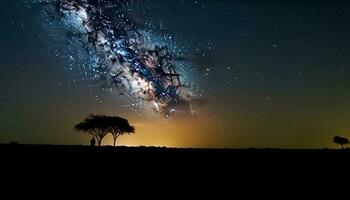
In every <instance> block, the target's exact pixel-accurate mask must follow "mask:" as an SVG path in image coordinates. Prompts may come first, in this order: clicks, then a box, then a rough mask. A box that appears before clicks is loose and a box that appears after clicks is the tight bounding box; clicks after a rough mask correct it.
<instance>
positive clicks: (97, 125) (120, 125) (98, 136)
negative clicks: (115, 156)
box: [74, 115, 135, 146]
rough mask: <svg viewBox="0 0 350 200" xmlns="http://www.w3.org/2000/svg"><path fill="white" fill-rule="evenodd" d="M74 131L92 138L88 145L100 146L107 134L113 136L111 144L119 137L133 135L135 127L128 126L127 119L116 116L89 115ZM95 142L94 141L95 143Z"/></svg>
mask: <svg viewBox="0 0 350 200" xmlns="http://www.w3.org/2000/svg"><path fill="white" fill-rule="evenodd" d="M74 128H75V130H77V131H82V132H84V133H88V134H90V135H92V136H93V138H92V139H91V141H90V145H91V146H94V145H93V144H95V142H97V145H98V146H101V143H102V140H103V138H104V137H105V136H106V135H107V134H108V133H110V134H112V136H113V141H114V142H113V144H114V146H115V141H116V140H117V138H118V137H119V136H120V135H124V134H130V133H135V127H134V126H132V125H130V124H129V122H128V120H127V119H124V118H121V117H117V116H106V115H89V116H88V117H86V118H85V119H84V121H82V122H80V123H78V124H77V125H75V127H74ZM95 140H96V141H95Z"/></svg>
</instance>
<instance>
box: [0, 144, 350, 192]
mask: <svg viewBox="0 0 350 200" xmlns="http://www.w3.org/2000/svg"><path fill="white" fill-rule="evenodd" d="M0 158H1V165H0V169H1V170H2V172H4V173H3V175H4V176H10V177H11V176H16V177H21V178H22V179H23V177H28V176H29V177H30V178H26V180H30V181H32V180H35V179H36V178H35V177H37V176H38V175H40V176H44V177H46V178H48V179H49V180H51V179H52V178H53V177H55V179H62V177H65V178H63V179H66V178H67V177H68V178H69V179H71V178H73V179H76V180H85V179H87V181H89V179H104V180H114V179H117V178H119V179H122V180H129V181H130V180H134V179H140V177H142V179H143V180H164V181H169V180H170V181H172V180H177V181H185V182H186V181H189V180H192V181H194V182H197V183H198V182H201V181H202V180H203V181H208V180H210V179H213V180H216V181H219V182H222V180H226V181H229V182H231V183H232V184H233V183H239V182H247V183H249V184H253V183H250V182H251V180H275V181H274V183H275V184H277V183H278V182H279V181H284V182H285V181H287V182H290V180H294V181H306V182H305V183H304V184H307V181H314V182H315V181H316V180H317V181H316V182H318V180H320V181H321V182H320V183H322V182H323V181H324V179H325V178H328V179H329V178H332V179H333V178H336V179H339V178H342V177H344V176H347V174H349V173H348V172H349V171H350V150H349V149H345V150H340V149H339V150H331V149H319V150H317V149H315V150H292V149H290V150H289V149H181V148H179V149H178V148H158V147H108V146H107V147H90V146H56V145H20V144H3V145H0ZM5 172H6V173H5ZM213 183H214V182H211V184H213ZM222 183H224V182H222ZM231 183H230V184H231ZM188 184H189V183H188ZM254 184H258V185H259V184H263V183H260V182H254ZM277 185H278V184H277Z"/></svg>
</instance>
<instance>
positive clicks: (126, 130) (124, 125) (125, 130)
mask: <svg viewBox="0 0 350 200" xmlns="http://www.w3.org/2000/svg"><path fill="white" fill-rule="evenodd" d="M108 124H109V125H110V129H109V131H110V133H111V134H112V136H113V146H115V143H116V140H117V138H118V137H119V136H120V135H124V134H130V133H135V127H134V126H132V125H130V124H129V121H128V120H127V119H124V118H121V117H117V116H115V117H114V116H113V117H109V123H108Z"/></svg>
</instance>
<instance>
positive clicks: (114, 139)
mask: <svg viewBox="0 0 350 200" xmlns="http://www.w3.org/2000/svg"><path fill="white" fill-rule="evenodd" d="M118 136H119V135H118V134H113V146H115V143H116V141H117V138H118Z"/></svg>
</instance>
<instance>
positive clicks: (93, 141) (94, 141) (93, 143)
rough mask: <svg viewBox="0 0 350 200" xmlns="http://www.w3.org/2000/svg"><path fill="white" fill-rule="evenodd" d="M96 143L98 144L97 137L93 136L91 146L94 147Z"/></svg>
mask: <svg viewBox="0 0 350 200" xmlns="http://www.w3.org/2000/svg"><path fill="white" fill-rule="evenodd" d="M95 144H96V140H95V137H92V138H91V140H90V146H92V147H94V146H95Z"/></svg>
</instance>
